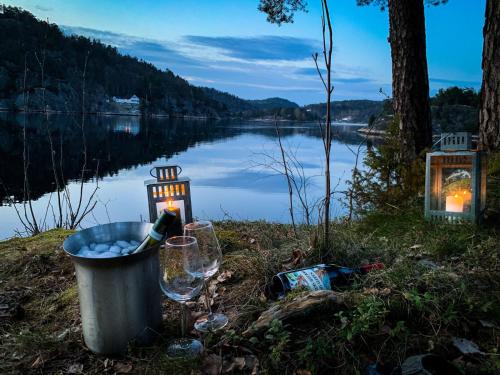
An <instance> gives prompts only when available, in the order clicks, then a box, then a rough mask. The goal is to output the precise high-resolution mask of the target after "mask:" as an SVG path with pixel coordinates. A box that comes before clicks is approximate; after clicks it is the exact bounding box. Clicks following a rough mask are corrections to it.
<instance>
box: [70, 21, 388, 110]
mask: <svg viewBox="0 0 500 375" xmlns="http://www.w3.org/2000/svg"><path fill="white" fill-rule="evenodd" d="M61 29H62V30H63V32H64V33H66V34H68V35H71V34H76V35H83V36H86V37H88V38H91V39H97V40H100V41H101V42H102V43H105V44H109V45H111V46H114V47H116V48H117V49H118V50H119V51H120V52H121V53H124V54H128V55H131V56H135V57H137V58H139V59H142V60H145V61H147V62H149V63H152V64H154V65H155V66H157V67H158V68H160V69H169V70H171V71H172V72H174V73H175V74H178V75H180V76H181V77H184V78H185V79H187V80H188V81H190V82H191V83H193V84H195V85H200V86H209V87H213V88H216V89H219V90H222V91H226V92H230V93H232V94H234V95H237V96H240V97H242V98H246V99H264V98H267V97H276V96H279V97H284V98H286V99H289V100H292V101H294V102H297V103H299V104H307V103H314V102H319V101H322V100H324V98H323V88H322V85H321V82H320V81H319V78H318V77H317V72H316V69H315V68H314V65H313V62H312V60H311V55H310V52H311V50H313V49H314V48H315V43H316V42H315V41H313V40H310V39H300V38H291V37H275V36H263V37H254V38H246V37H245V38H243V37H241V38H239V37H224V38H219V37H203V36H188V37H183V38H180V39H178V40H168V41H165V40H155V39H150V38H140V37H135V36H130V35H125V34H120V33H114V32H110V31H103V30H94V29H89V28H84V27H72V26H61ZM370 76H371V74H370V72H369V71H367V70H365V69H363V68H360V67H357V66H355V65H342V64H336V66H335V70H334V82H333V83H334V84H335V98H336V99H337V100H341V99H349V98H367V97H368V98H373V99H380V97H379V94H377V93H378V89H379V87H380V86H381V84H380V83H375V81H373V80H371V79H370V78H369V77H370Z"/></svg>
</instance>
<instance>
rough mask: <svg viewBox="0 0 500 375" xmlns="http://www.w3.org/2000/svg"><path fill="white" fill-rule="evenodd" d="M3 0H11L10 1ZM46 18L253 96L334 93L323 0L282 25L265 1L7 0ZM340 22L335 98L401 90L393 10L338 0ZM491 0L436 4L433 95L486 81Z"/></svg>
mask: <svg viewBox="0 0 500 375" xmlns="http://www.w3.org/2000/svg"><path fill="white" fill-rule="evenodd" d="M0 1H2V0H0ZM3 2H4V3H5V4H7V5H15V6H20V7H22V8H25V9H27V10H29V11H30V12H32V13H33V14H35V15H36V16H37V17H39V18H43V19H47V18H48V19H49V20H50V22H54V23H57V24H59V25H61V26H62V28H63V30H64V31H65V32H67V33H77V34H82V35H85V36H89V37H93V38H96V39H100V40H101V41H103V42H105V43H108V44H112V45H114V46H116V47H118V49H119V50H120V51H122V52H123V53H127V54H130V55H134V56H137V57H140V58H143V59H144V60H147V61H150V62H152V63H154V64H155V65H157V66H158V67H159V68H162V69H165V68H168V69H170V70H172V71H173V72H174V73H176V74H179V75H180V76H182V77H184V78H186V79H188V80H189V81H190V82H191V83H193V84H195V85H198V86H208V87H214V88H217V89H220V90H223V91H227V92H230V93H232V94H235V95H238V96H241V97H243V98H247V99H261V98H267V97H273V96H280V97H284V98H287V99H290V100H293V101H295V102H297V103H299V104H308V103H316V102H320V101H324V99H323V98H324V94H323V92H322V87H321V82H320V81H319V79H318V77H317V75H316V74H315V71H314V64H313V62H312V59H311V54H312V53H314V52H316V51H317V52H320V44H321V28H320V8H319V3H320V2H319V0H309V5H308V10H309V11H308V13H305V14H302V13H301V14H298V15H297V16H296V18H295V23H293V24H289V25H283V26H281V27H278V26H276V25H272V24H269V23H268V22H266V17H265V15H264V14H262V13H260V12H258V11H257V6H258V0H209V1H206V0H204V1H201V0H182V1H179V0H163V1H160V0H156V1H153V0H142V1H137V0H135V1H131V0H99V1H95V0H94V1H92V0H43V1H42V0H17V1H15V0H12V1H9V0H3ZM330 4H331V5H330V6H331V8H332V10H331V12H332V18H333V23H334V84H335V92H334V100H343V99H382V97H381V95H380V94H379V93H378V91H379V88H383V89H384V91H385V92H387V93H388V94H390V92H391V89H390V87H391V60H390V48H389V44H388V42H387V36H388V15H387V11H384V12H382V11H380V10H379V9H378V8H377V7H375V6H368V7H358V6H356V0H336V1H330ZM484 7H485V0H449V2H448V3H447V4H445V5H441V6H438V7H426V10H425V11H426V32H427V58H428V65H429V78H430V86H431V94H433V93H435V92H436V91H437V90H438V89H439V88H442V87H448V86H452V85H458V86H462V87H474V88H476V89H478V88H479V87H480V82H481V53H482V27H483V23H484Z"/></svg>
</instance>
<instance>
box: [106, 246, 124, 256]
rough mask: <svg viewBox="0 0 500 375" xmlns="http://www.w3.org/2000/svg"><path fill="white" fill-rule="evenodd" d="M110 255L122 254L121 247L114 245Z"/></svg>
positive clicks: (110, 249)
mask: <svg viewBox="0 0 500 375" xmlns="http://www.w3.org/2000/svg"><path fill="white" fill-rule="evenodd" d="M109 252H110V253H115V254H120V253H121V252H122V248H121V247H120V246H116V245H113V246H111V247H110V248H109Z"/></svg>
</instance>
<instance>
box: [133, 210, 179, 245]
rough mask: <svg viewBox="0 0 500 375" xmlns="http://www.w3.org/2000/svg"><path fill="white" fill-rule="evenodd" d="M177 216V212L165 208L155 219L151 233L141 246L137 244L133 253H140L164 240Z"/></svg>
mask: <svg viewBox="0 0 500 375" xmlns="http://www.w3.org/2000/svg"><path fill="white" fill-rule="evenodd" d="M176 218H177V215H176V214H175V212H172V211H168V210H163V212H162V213H161V215H160V217H159V218H158V219H157V220H156V221H155V223H154V224H153V227H152V228H151V230H150V231H149V235H148V236H147V237H146V238H145V239H144V241H142V243H141V244H140V245H139V246H137V248H136V249H135V250H134V251H132V254H136V253H140V252H141V251H144V250H146V249H149V248H150V247H151V246H154V245H156V244H157V243H158V242H160V241H161V240H163V239H164V238H165V237H166V235H167V232H168V230H169V228H170V227H171V226H172V223H174V221H175V220H176Z"/></svg>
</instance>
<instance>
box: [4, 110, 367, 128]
mask: <svg viewBox="0 0 500 375" xmlns="http://www.w3.org/2000/svg"><path fill="white" fill-rule="evenodd" d="M1 113H11V114H37V115H43V114H45V115H47V116H51V115H82V112H76V111H75V112H72V111H53V110H48V111H28V112H25V111H10V110H6V109H3V108H0V114H1ZM84 114H85V115H90V116H99V117H100V116H102V117H119V116H126V117H146V118H172V119H188V120H240V121H248V122H265V123H273V122H275V121H277V122H294V123H314V122H317V121H318V120H317V119H315V120H290V119H284V118H279V119H274V118H273V119H271V118H265V117H250V118H245V117H236V116H227V117H209V116H196V115H182V116H170V115H168V114H161V113H158V114H156V113H155V114H150V115H147V116H143V115H142V114H140V113H122V112H85V113H84ZM332 124H335V125H345V126H361V127H366V125H367V124H366V123H361V122H344V121H335V120H333V121H332ZM360 130H361V129H360ZM360 130H359V131H360Z"/></svg>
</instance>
